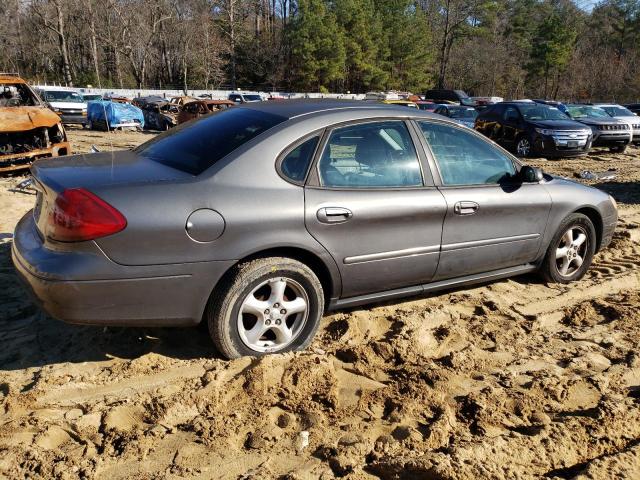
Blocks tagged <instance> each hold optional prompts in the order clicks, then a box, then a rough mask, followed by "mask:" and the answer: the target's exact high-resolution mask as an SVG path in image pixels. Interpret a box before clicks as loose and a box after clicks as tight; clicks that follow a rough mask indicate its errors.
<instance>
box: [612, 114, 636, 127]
mask: <svg viewBox="0 0 640 480" xmlns="http://www.w3.org/2000/svg"><path fill="white" fill-rule="evenodd" d="M613 118H615V119H616V120H620V121H621V122H624V123H628V124H630V125H636V124H639V123H640V117H638V116H637V115H634V116H625V117H613Z"/></svg>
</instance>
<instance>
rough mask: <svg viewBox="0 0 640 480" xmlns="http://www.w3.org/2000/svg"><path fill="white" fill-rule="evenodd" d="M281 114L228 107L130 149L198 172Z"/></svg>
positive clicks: (276, 123)
mask: <svg viewBox="0 0 640 480" xmlns="http://www.w3.org/2000/svg"><path fill="white" fill-rule="evenodd" d="M285 120H286V118H285V117H281V116H279V115H273V114H270V113H265V112H259V111H255V110H250V109H247V108H232V109H229V110H225V111H223V112H220V113H217V114H215V115H211V116H207V117H203V118H202V119H201V120H199V121H197V122H188V123H183V124H182V125H180V126H178V127H176V128H173V129H171V130H169V131H168V132H166V133H163V134H160V135H158V136H157V137H156V138H154V139H153V140H150V141H149V142H146V143H143V144H142V145H140V146H139V147H138V148H136V149H135V150H134V151H135V152H136V153H138V155H141V156H143V157H146V158H148V159H150V160H153V161H154V162H158V163H162V164H163V165H167V166H169V167H172V168H175V169H177V170H181V171H183V172H187V173H190V174H192V175H198V174H200V173H202V172H204V171H205V170H206V169H207V168H209V167H210V166H212V165H213V164H215V163H216V162H217V161H218V160H220V159H221V158H223V157H225V156H226V155H228V154H229V153H231V152H233V151H234V150H235V149H236V148H238V147H240V146H241V145H243V144H244V143H247V142H248V141H249V140H251V139H252V138H255V137H257V136H258V135H260V134H261V133H263V132H265V131H267V130H269V129H270V128H272V127H274V126H275V125H278V124H279V123H282V122H284V121H285Z"/></svg>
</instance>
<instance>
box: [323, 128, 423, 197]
mask: <svg viewBox="0 0 640 480" xmlns="http://www.w3.org/2000/svg"><path fill="white" fill-rule="evenodd" d="M318 167H319V168H318V171H319V174H320V182H321V184H322V186H324V187H339V188H380V187H417V186H422V174H421V172H420V164H419V162H418V157H417V155H416V151H415V148H414V146H413V142H412V140H411V136H410V134H409V131H408V130H407V127H406V125H405V124H404V122H402V121H385V122H372V123H365V124H360V125H353V126H349V127H344V128H337V129H335V130H333V131H332V132H331V135H330V137H329V141H328V142H327V145H326V146H325V148H324V152H323V154H322V157H321V158H320V161H319V165H318Z"/></svg>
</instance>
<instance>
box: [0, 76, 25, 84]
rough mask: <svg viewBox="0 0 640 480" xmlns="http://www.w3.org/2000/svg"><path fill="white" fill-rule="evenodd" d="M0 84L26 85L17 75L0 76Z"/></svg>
mask: <svg viewBox="0 0 640 480" xmlns="http://www.w3.org/2000/svg"><path fill="white" fill-rule="evenodd" d="M0 83H27V82H26V81H25V80H23V79H22V78H20V77H18V76H17V75H2V74H0Z"/></svg>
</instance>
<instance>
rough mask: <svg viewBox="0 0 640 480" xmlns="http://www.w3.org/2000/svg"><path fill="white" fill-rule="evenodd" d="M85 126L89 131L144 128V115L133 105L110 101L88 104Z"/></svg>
mask: <svg viewBox="0 0 640 480" xmlns="http://www.w3.org/2000/svg"><path fill="white" fill-rule="evenodd" d="M87 125H88V127H89V128H90V129H91V130H115V129H134V130H142V129H143V128H144V115H143V113H142V110H140V109H139V108H138V107H136V106H135V105H131V104H130V103H121V102H115V101H111V100H102V101H96V102H89V104H88V110H87Z"/></svg>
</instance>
